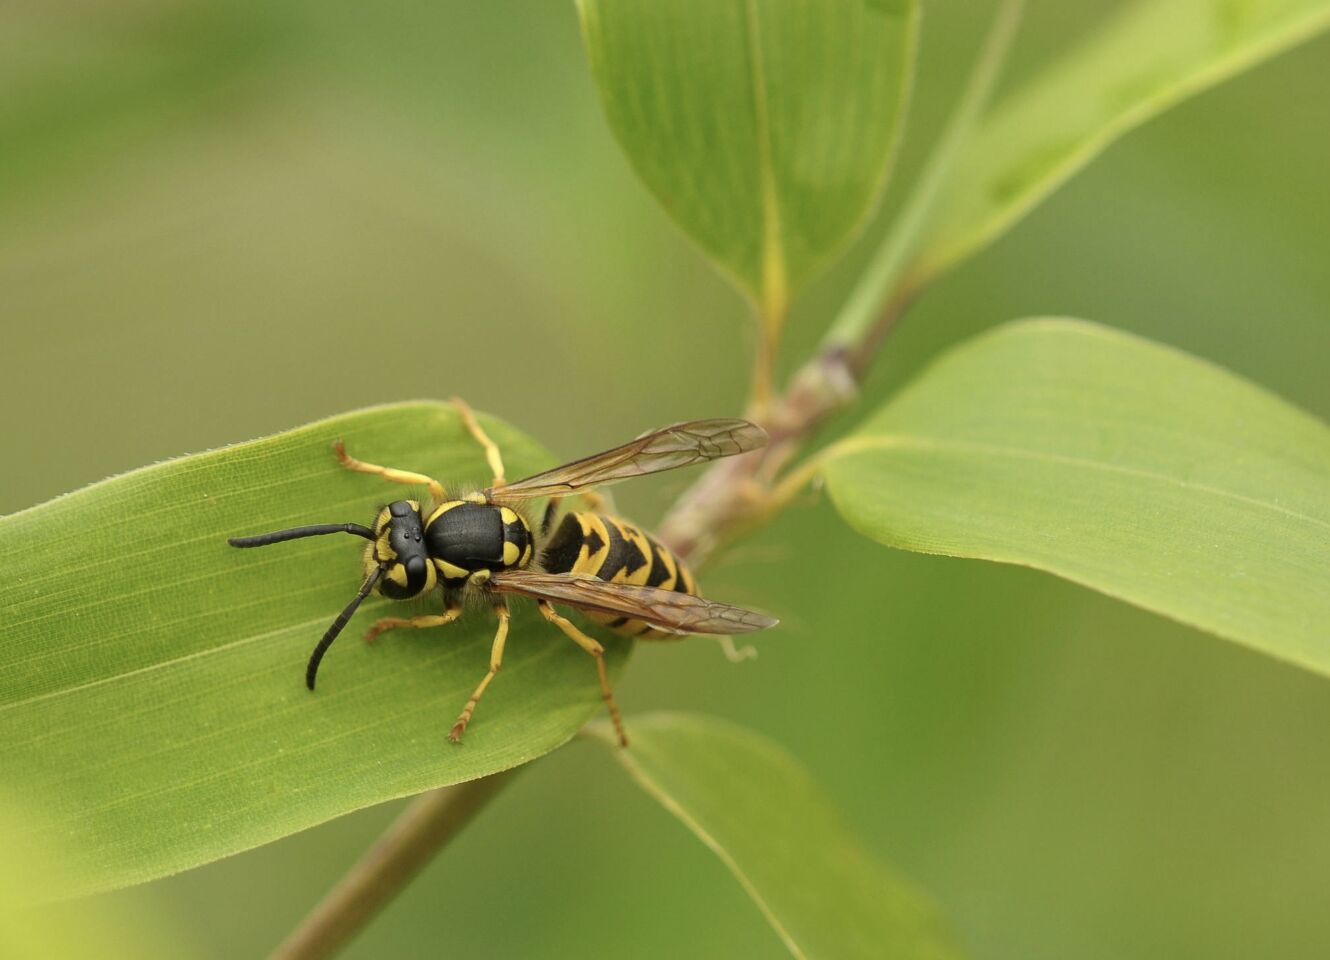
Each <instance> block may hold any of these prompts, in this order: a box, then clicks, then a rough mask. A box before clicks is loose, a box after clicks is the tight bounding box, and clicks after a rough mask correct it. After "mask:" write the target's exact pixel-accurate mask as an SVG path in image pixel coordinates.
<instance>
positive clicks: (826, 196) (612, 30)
mask: <svg viewBox="0 0 1330 960" xmlns="http://www.w3.org/2000/svg"><path fill="white" fill-rule="evenodd" d="M578 8H579V10H580V11H581V15H582V28H583V33H584V36H585V39H586V46H587V51H588V54H589V57H590V60H591V67H592V72H593V74H594V77H595V81H596V85H597V87H598V88H599V90H600V96H601V102H602V103H603V104H604V107H605V113H606V115H607V116H608V118H609V122H610V126H611V128H613V130H614V134H615V136H616V137H618V139H619V143H620V145H621V146H622V147H623V149H624V151H625V152H626V153H627V154H628V158H629V160H630V161H631V162H632V164H633V166H634V168H635V169H636V170H637V172H638V175H639V176H641V178H642V179H643V180H644V181H645V182H646V185H647V187H648V188H650V190H651V191H652V193H654V194H655V195H656V198H657V199H658V200H660V202H661V204H663V205H664V207H665V209H666V210H667V211H668V212H669V214H670V216H672V217H674V219H675V220H676V221H678V223H679V225H680V226H681V227H683V229H684V230H685V231H687V233H688V234H689V235H690V236H691V237H692V238H693V239H694V240H695V241H697V243H698V244H700V245H701V246H702V248H703V249H704V250H705V251H706V252H707V253H708V254H709V255H710V256H711V257H712V258H713V259H714V260H715V261H716V262H717V264H718V265H719V266H720V267H721V268H722V269H723V270H725V271H726V272H727V273H729V274H731V275H732V276H733V277H734V279H735V280H736V281H737V282H738V284H739V285H740V287H742V288H743V289H744V290H745V291H746V292H747V293H748V294H749V295H750V296H751V297H752V298H753V299H754V300H755V301H756V302H757V303H758V304H759V305H760V307H761V309H762V312H763V313H764V315H767V316H780V315H782V314H783V313H784V311H785V306H786V304H787V303H788V301H789V299H790V298H791V297H792V296H793V295H794V294H796V293H797V292H798V291H799V289H800V288H801V287H802V286H803V284H804V283H805V281H807V279H808V278H809V276H810V275H811V274H812V273H813V272H814V271H815V270H816V268H817V267H818V266H819V265H820V264H821V263H822V262H824V261H825V260H826V259H827V258H828V257H830V256H831V254H832V253H834V252H835V251H836V250H837V249H838V248H840V247H841V246H842V245H843V244H844V243H845V242H846V240H847V239H848V238H849V237H850V236H851V235H852V234H853V233H854V231H855V230H856V229H857V228H858V227H859V226H861V225H862V224H863V222H864V220H865V219H866V218H867V216H868V214H869V212H870V211H871V209H872V206H873V203H874V200H875V199H876V196H877V194H878V192H879V191H880V189H881V187H882V184H883V183H884V182H885V179H886V174H887V167H888V160H889V158H890V156H891V153H892V148H893V145H894V144H895V142H896V139H897V135H898V133H899V131H900V127H901V119H902V115H903V113H904V107H905V100H906V93H907V90H908V87H909V82H910V78H911V76H912V74H913V69H914V51H915V39H916V35H917V21H918V17H917V4H916V2H914V0H895V2H891V3H883V2H878V3H871V2H866V0H823V2H812V0H673V2H670V3H643V2H641V0H579V3H578Z"/></svg>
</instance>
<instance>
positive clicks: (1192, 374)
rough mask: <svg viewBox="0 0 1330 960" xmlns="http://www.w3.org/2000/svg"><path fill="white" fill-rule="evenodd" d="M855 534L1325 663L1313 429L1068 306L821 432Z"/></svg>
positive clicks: (1250, 390)
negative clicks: (1023, 569) (1068, 315)
mask: <svg viewBox="0 0 1330 960" xmlns="http://www.w3.org/2000/svg"><path fill="white" fill-rule="evenodd" d="M825 470H826V479H827V483H828V488H829V490H830V492H831V497H832V499H833V501H834V502H835V504H836V507H837V509H839V510H840V512H841V513H842V514H843V515H844V516H845V518H846V519H847V520H848V521H849V522H850V524H851V525H852V526H853V527H855V528H856V529H857V530H859V531H860V532H862V533H864V534H865V535H866V536H869V537H871V538H872V539H874V540H877V541H879V542H881V543H885V544H888V545H890V546H896V547H902V548H905V549H908V550H919V551H922V552H925V553H941V554H948V555H951V556H961V557H980V558H983V559H986V560H998V561H1001V562H1004V563H1017V564H1022V565H1025V566H1030V567H1036V568H1038V569H1041V570H1048V571H1050V572H1052V573H1056V574H1058V575H1060V576H1063V577H1066V578H1068V579H1069V580H1074V581H1075V582H1077V583H1081V584H1084V585H1085V586H1088V587H1092V588H1094V589H1096V590H1100V591H1102V592H1104V593H1106V594H1109V595H1110V596H1114V597H1118V598H1120V599H1123V600H1126V601H1129V602H1131V603H1134V604H1137V605H1139V606H1142V607H1145V608H1146V609H1148V610H1153V611H1156V612H1157V613H1162V614H1164V615H1166V616H1169V617H1172V618H1174V619H1176V620H1180V621H1182V622H1183V623H1188V624H1191V625H1193V626H1195V627H1199V628H1201V629H1203V630H1209V631H1211V632H1213V633H1216V634H1218V635H1220V636H1223V637H1227V638H1229V639H1232V640H1237V641H1239V642H1241V643H1245V644H1247V645H1249V646H1251V647H1254V648H1256V649H1257V650H1261V651H1264V652H1265V653H1268V654H1271V655H1272V656H1275V657H1279V658H1281V659H1284V660H1288V661H1290V662H1292V663H1296V664H1298V665H1300V666H1303V667H1306V668H1308V669H1311V670H1316V671H1319V672H1321V673H1330V629H1328V628H1327V624H1330V428H1327V427H1326V425H1325V424H1324V423H1322V422H1321V421H1319V420H1317V419H1315V418H1314V417H1312V416H1310V415H1308V414H1306V413H1304V412H1302V411H1300V410H1298V409H1296V408H1294V407H1292V406H1290V405H1289V404H1287V403H1285V402H1284V401H1283V400H1280V399H1279V398H1278V397H1275V396H1272V395H1271V394H1269V393H1266V392H1265V391H1263V390H1261V389H1260V388H1258V387H1256V386H1253V385H1252V384H1250V383H1248V382H1246V381H1244V380H1242V379H1240V378H1238V377H1236V376H1234V375H1233V374H1231V373H1228V372H1226V371H1224V370H1221V369H1219V368H1217V367H1215V366H1213V365H1211V364H1209V363H1206V362H1204V361H1201V360H1197V359H1195V358H1193V357H1190V356H1187V355H1186V354H1183V353H1180V352H1178V351H1176V350H1172V349H1170V348H1168V347H1163V346H1159V345H1157V344H1152V343H1150V342H1148V341H1145V340H1141V339H1139V338H1137V337H1133V336H1128V335H1126V334H1122V333H1117V332H1114V331H1112V330H1109V329H1107V328H1105V327H1100V326H1096V325H1093V324H1087V323H1081V322H1078V321H1071V320H1027V321H1021V322H1018V323H1013V324H1009V325H1007V326H1005V327H1001V328H999V329H998V330H997V331H995V332H993V333H989V334H986V335H984V336H981V337H978V338H976V339H974V340H971V341H969V342H968V343H965V344H963V345H961V346H959V347H957V348H955V349H954V350H952V351H951V352H950V353H948V354H946V355H945V356H944V357H943V358H942V359H940V360H939V361H937V362H936V363H934V364H933V365H932V366H931V367H929V368H928V369H927V370H926V371H925V372H924V373H923V374H922V375H921V376H919V377H918V378H917V379H916V380H915V381H914V382H913V383H911V384H910V385H909V386H908V387H906V388H905V389H904V390H903V391H901V393H900V394H899V395H898V396H897V397H896V398H894V399H893V400H891V401H890V402H889V403H887V405H886V406H885V407H884V408H882V409H881V410H880V411H879V412H878V413H877V414H876V415H874V416H873V417H872V418H871V419H870V420H869V421H868V422H867V423H866V424H865V425H864V426H863V428H862V429H861V430H860V431H859V433H858V435H857V436H855V437H853V438H851V439H849V440H848V441H845V442H843V443H842V444H840V445H838V446H836V447H833V448H832V453H831V454H830V455H829V462H828V463H827V465H826V468H825Z"/></svg>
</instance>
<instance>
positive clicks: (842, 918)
mask: <svg viewBox="0 0 1330 960" xmlns="http://www.w3.org/2000/svg"><path fill="white" fill-rule="evenodd" d="M590 730H591V731H592V732H593V733H594V734H595V736H596V737H597V738H598V739H600V740H601V741H602V742H603V743H605V744H606V745H607V746H609V747H610V748H611V751H612V753H613V755H614V757H615V759H617V760H618V761H619V763H620V764H622V766H623V767H624V769H625V770H626V771H627V772H628V774H629V776H631V777H632V778H633V780H634V781H635V782H636V783H637V784H638V785H639V786H640V787H642V789H643V790H645V791H646V792H647V793H648V794H650V795H651V796H652V797H653V798H654V799H656V800H657V801H659V803H660V805H661V806H663V807H664V808H665V809H666V810H668V811H669V812H670V813H672V814H674V815H675V816H676V817H678V818H679V820H680V821H682V822H683V824H684V826H686V827H687V828H688V829H689V830H691V831H692V832H693V834H694V835H696V836H697V838H698V839H699V840H701V841H702V842H703V843H705V844H706V845H707V846H708V847H710V848H711V850H712V852H714V853H715V854H716V856H718V857H720V859H721V862H722V863H724V864H725V867H726V868H727V869H728V870H729V871H730V872H731V873H733V874H734V876H735V879H737V880H738V881H739V883H740V884H741V885H742V886H743V888H744V891H745V892H746V893H747V894H748V895H749V896H750V897H752V898H753V901H754V902H755V903H756V904H757V906H758V909H759V910H761V911H762V914H763V916H765V917H766V919H767V922H768V923H770V924H771V926H772V927H773V928H774V929H775V931H776V933H777V934H778V935H779V936H780V938H781V940H782V941H783V942H784V944H785V946H786V947H787V948H788V949H789V951H790V953H791V954H793V955H794V956H796V957H814V958H816V957H828V958H836V960H848V958H854V957H863V958H865V960H869V958H873V960H876V958H879V957H891V958H893V960H910V958H930V960H931V958H943V957H955V956H958V955H959V954H958V953H957V952H956V950H955V949H954V948H953V946H952V945H951V943H950V941H949V938H948V937H947V935H946V933H945V932H944V930H943V925H942V923H941V920H940V917H939V915H938V913H937V911H936V910H935V909H934V907H933V906H932V904H930V903H929V902H928V901H927V899H925V898H924V897H923V896H922V895H920V894H919V893H918V892H917V891H915V890H914V889H913V888H911V887H910V886H909V885H908V884H906V883H904V882H903V881H901V880H899V879H897V878H896V877H894V876H892V875H891V873H889V872H888V871H887V870H886V869H884V868H883V867H882V865H881V864H879V863H878V862H877V861H875V860H874V859H873V858H872V857H870V856H869V855H868V854H867V853H866V852H865V851H864V850H863V848H862V847H861V846H859V844H858V842H857V841H856V840H855V838H854V837H853V836H852V835H851V834H850V833H849V831H847V830H846V828H845V826H844V824H843V823H841V820H840V816H839V814H838V813H837V811H836V809H835V808H834V807H833V806H832V804H831V801H830V800H829V799H828V798H827V797H826V795H825V794H823V793H822V791H821V789H820V788H819V787H818V786H817V784H816V783H814V782H813V779H812V777H810V776H809V775H808V772H807V771H806V770H804V769H803V767H801V766H800V765H799V762H798V761H797V760H795V759H794V758H793V757H791V756H790V755H789V754H788V753H786V752H785V751H784V750H782V749H781V748H780V747H779V746H777V745H776V744H774V743H772V742H771V741H769V740H766V739H764V738H763V737H760V736H758V735H757V734H755V733H752V732H750V731H748V730H744V729H742V728H740V727H736V726H734V725H733V724H730V723H725V722H722V721H719V720H714V719H711V718H708V717H701V716H694V715H688V714H678V713H657V714H648V715H645V716H640V717H632V718H630V720H629V730H630V736H631V737H632V741H633V742H632V746H631V747H629V748H628V749H627V750H620V749H617V747H615V740H614V733H613V731H612V730H611V729H610V727H609V725H608V724H604V723H596V724H594V725H593V726H592V727H591V728H590Z"/></svg>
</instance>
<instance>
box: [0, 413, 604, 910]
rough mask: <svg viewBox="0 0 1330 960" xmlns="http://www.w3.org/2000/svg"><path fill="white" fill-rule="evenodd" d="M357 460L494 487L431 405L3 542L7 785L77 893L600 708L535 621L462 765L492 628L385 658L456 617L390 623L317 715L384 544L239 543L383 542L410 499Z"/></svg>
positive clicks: (358, 629) (119, 492) (204, 471)
mask: <svg viewBox="0 0 1330 960" xmlns="http://www.w3.org/2000/svg"><path fill="white" fill-rule="evenodd" d="M484 423H485V425H486V428H487V429H488V430H489V431H490V432H491V435H492V436H493V437H494V439H495V440H496V441H497V442H498V443H499V444H500V446H501V447H502V448H503V449H504V451H505V456H506V460H507V467H508V471H509V475H510V476H521V475H522V474H524V473H527V472H529V471H534V470H537V469H542V468H544V467H546V466H548V465H549V463H550V458H549V457H548V456H547V455H546V454H545V453H544V452H543V451H542V450H541V449H540V448H539V447H537V446H536V445H534V444H533V443H532V442H531V441H529V440H527V439H526V438H524V437H522V436H521V435H519V434H518V433H516V432H515V431H514V430H512V429H511V428H510V427H507V426H505V425H503V424H501V423H498V422H496V421H494V420H489V419H486V420H484ZM339 437H341V438H344V439H345V440H346V444H347V448H348V449H349V450H350V451H351V452H352V453H353V454H355V455H357V456H359V457H361V458H362V459H366V460H370V461H375V462H379V463H386V464H389V465H392V466H398V467H402V468H406V469H413V470H418V471H423V472H426V473H431V474H433V475H435V476H437V477H438V478H439V479H440V480H442V481H444V482H445V483H448V482H450V481H454V480H468V481H470V482H472V483H475V482H476V481H482V482H483V481H484V479H485V478H487V477H488V476H489V474H488V471H487V470H486V468H485V463H484V458H483V456H482V455H481V453H480V450H479V448H478V447H477V445H476V444H475V442H474V441H473V440H472V439H471V438H470V437H469V435H467V434H466V433H465V432H464V431H463V429H462V427H461V426H460V424H459V421H458V418H457V415H456V413H455V412H454V410H453V408H452V407H451V406H445V405H441V404H432V403H412V404H402V405H397V406H388V407H378V408H372V409H368V410H363V411H359V412H356V413H351V414H347V415H344V416H340V417H335V418H333V419H331V420H325V421H321V422H319V423H314V424H311V425H309V426H305V427H302V428H300V429H298V430H293V431H291V432H289V433H283V434H280V435H278V436H275V437H270V438H268V439H264V440H258V441H254V442H252V443H243V444H239V445H237V446H233V447H227V448H225V449H223V450H218V451H214V452H211V453H203V454H198V455H195V456H190V457H184V458H182V459H179V460H173V461H170V462H168V463H163V464H159V465H156V466H152V467H147V468H145V469H142V470H137V471H135V472H133V473H129V474H126V475H124V476H120V477H115V478H113V479H111V480H107V481H104V482H102V483H99V484H95V485H94V486H91V487H88V488H86V489H83V490H80V491H78V492H77V493H74V494H71V495H69V496H65V497H61V498H60V499H57V500H54V501H51V502H50V503H46V504H43V505H41V506H39V507H35V508H33V509H31V510H27V511H24V512H22V513H19V514H15V515H13V516H10V517H6V518H4V519H2V520H0V609H3V610H4V611H5V630H4V638H3V641H2V642H0V757H4V780H5V783H6V785H7V786H8V787H10V788H11V789H13V790H14V791H16V794H17V798H18V802H20V803H21V804H22V805H23V806H24V808H25V809H30V810H31V809H42V810H45V811H46V812H47V813H48V814H49V816H50V823H49V825H48V826H47V828H46V829H47V830H49V832H50V833H52V834H53V835H59V837H60V839H61V845H62V846H66V847H70V848H73V849H77V850H79V851H81V852H82V853H83V854H84V860H85V861H86V863H87V866H86V867H85V868H84V869H81V870H79V871H77V872H76V873H75V874H74V875H73V876H71V877H70V879H69V887H68V890H67V891H66V892H70V893H73V892H80V891H87V890H96V889H103V888H108V887H115V886H120V885H123V884H127V883H133V882H137V881H142V880H147V879H150V878H153V877H159V876H162V875H164V874H168V873H171V872H174V871H177V870H182V869H185V868H187V867H192V866H195V865H197V864H201V863H204V862H207V861H210V860H214V859H216V858H218V857H223V856H226V855H227V854H231V853H235V852H237V851H240V850H245V849H247V848H249V847H253V846H256V845H258V844H262V843H266V842H268V841H271V840H274V839H276V838H278V837H281V836H284V835H286V834H289V833H293V832H295V831H297V830H302V829H305V828H306V827H310V826H312V825H314V824H317V823H320V822H322V821H324V820H328V819H330V818H332V817H336V816H338V815H340V814H343V813H346V812H348V811H351V810H355V809H357V808H360V807H364V806H368V805H370V804H373V803H378V802H380V801H383V800H387V799H390V798H392V797H400V796H404V795H406V794H412V793H417V792H419V791H422V790H426V789H429V788H431V787H436V786H440V785H443V784H448V783H456V782H459V781H463V780H470V779H473V778H476V777H482V776H485V775H487V774H490V773H494V772H496V771H499V770H503V769H506V768H509V767H513V766H516V765H518V764H521V763H525V762H527V761H528V760H531V759H534V758H535V757H538V756H540V755H542V754H544V753H547V752H548V751H550V750H553V749H554V748H555V747H557V746H559V745H560V744H562V743H564V742H565V741H566V740H568V738H569V737H571V736H572V735H573V733H574V732H575V731H576V730H577V729H578V728H579V727H580V726H581V725H582V724H583V723H584V722H585V721H586V720H587V718H588V717H590V716H591V715H592V714H594V713H595V712H596V711H597V710H598V709H600V697H599V693H598V690H599V687H598V685H597V681H596V671H595V667H594V663H593V661H592V660H591V658H589V657H588V656H587V655H586V654H585V653H583V652H581V651H580V650H579V649H577V648H576V647H575V646H574V645H573V644H571V643H569V642H568V641H567V640H566V639H565V638H564V637H562V636H561V635H560V634H559V633H557V632H555V631H553V630H552V628H550V627H549V626H548V625H547V624H545V623H544V622H543V621H541V620H539V618H538V617H536V616H535V615H533V613H532V612H531V611H530V610H529V609H527V608H529V607H530V605H529V604H525V603H520V604H518V605H517V607H518V609H517V611H516V613H517V615H516V616H515V617H514V620H513V625H512V632H511V634H510V635H509V639H508V646H507V653H506V656H505V659H504V669H503V672H502V673H501V674H500V675H499V676H498V678H497V679H496V680H495V681H494V684H493V685H492V686H491V688H490V690H489V692H488V693H487V694H486V695H485V699H484V701H482V703H481V704H480V708H479V710H478V711H477V713H476V718H475V721H474V722H473V723H472V725H471V727H470V729H468V730H467V734H466V739H465V742H464V743H463V744H461V745H454V744H451V743H449V742H448V739H447V736H448V730H449V727H450V726H451V725H452V722H453V720H454V718H455V717H456V716H457V713H458V711H459V710H460V709H461V707H462V705H463V704H464V703H465V702H466V699H467V697H468V696H469V695H470V693H471V691H472V689H473V688H474V687H475V685H476V684H477V683H478V682H479V681H480V679H481V677H482V676H483V675H484V673H485V669H486V666H487V665H488V662H489V645H490V640H491V638H492V635H493V632H494V619H493V618H492V617H491V616H488V615H487V614H486V612H484V611H482V610H475V611H472V612H471V613H470V614H469V615H468V616H466V617H464V618H463V619H462V620H461V621H459V622H458V623H456V624H452V625H450V626H448V627H443V628H435V629H431V630H418V631H395V632H393V633H389V634H386V635H384V636H383V637H382V638H380V639H379V641H378V642H377V643H375V644H374V645H373V646H367V645H365V644H363V643H361V642H360V635H361V634H362V633H363V631H364V629H365V627H366V626H368V624H369V623H370V622H372V621H373V619H374V618H375V617H376V616H380V615H383V614H385V613H387V612H389V610H390V609H391V611H392V613H394V614H396V615H402V614H403V612H405V613H407V614H409V613H411V612H420V611H425V610H430V609H434V608H436V607H437V599H435V600H433V602H432V603H431V602H425V601H416V602H407V603H396V604H395V603H392V602H391V601H388V600H383V599H378V598H375V599H371V600H370V601H368V602H367V603H366V604H365V606H364V607H363V608H362V610H361V612H360V613H358V614H357V615H356V618H355V619H354V620H353V621H352V623H351V626H350V627H349V628H348V629H347V631H346V632H345V633H344V634H343V636H342V638H341V639H340V640H339V641H338V642H337V644H336V645H335V646H334V647H333V648H332V649H331V651H330V652H329V654H328V656H327V657H326V658H325V659H324V662H323V667H322V670H321V671H320V674H319V688H318V692H317V693H313V694H311V693H310V692H309V691H308V690H306V689H305V685H304V665H305V661H306V658H307V657H308V656H309V653H310V650H311V649H312V648H313V646H314V644H315V643H316V642H317V641H318V639H319V637H320V636H321V635H322V633H323V631H324V629H325V628H326V627H327V626H328V624H329V623H330V622H331V621H332V619H333V617H334V616H336V614H337V613H338V611H339V610H341V609H342V607H343V606H344V605H345V604H346V603H347V602H348V601H349V600H350V599H351V597H352V596H353V595H354V594H355V592H356V589H357V588H358V587H359V585H360V582H361V579H362V577H361V572H360V554H361V550H362V548H363V546H364V544H363V542H362V541H361V540H359V539H358V538H353V537H347V536H329V537H317V538H313V539H307V540H299V541H293V542H289V543H284V544H278V545H274V546H269V547H265V548H263V549H259V550H247V551H241V550H235V549H232V548H231V547H229V546H227V544H226V538H227V537H228V536H236V535H240V534H253V533H261V532H265V531H268V530H275V529H280V528H283V527H291V526H296V525H300V524H306V523H315V522H344V521H354V522H360V523H368V522H370V521H371V520H372V517H373V515H374V512H375V510H376V509H377V507H378V506H379V505H380V504H382V503H384V502H386V501H388V500H391V499H396V498H398V497H401V496H404V495H411V494H412V493H413V491H411V489H410V488H407V487H401V486H397V485H394V484H389V483H386V482H384V481H383V480H381V479H380V478H378V477H372V476H367V475H364V474H353V473H350V472H348V471H346V470H343V469H342V468H341V467H339V466H338V464H337V462H336V460H335V458H334V456H333V453H332V451H331V449H330V446H329V445H330V444H331V443H332V441H333V440H334V439H336V438H339ZM420 493H421V495H422V496H423V491H422V492H420ZM627 649H628V647H627V645H626V644H614V645H613V647H612V649H611V653H612V655H613V656H614V658H615V660H621V659H622V657H623V655H624V654H625V653H626V651H627ZM34 842H36V843H38V844H39V845H41V844H42V843H43V838H41V837H38V838H35V840H34Z"/></svg>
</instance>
